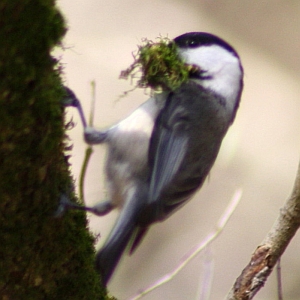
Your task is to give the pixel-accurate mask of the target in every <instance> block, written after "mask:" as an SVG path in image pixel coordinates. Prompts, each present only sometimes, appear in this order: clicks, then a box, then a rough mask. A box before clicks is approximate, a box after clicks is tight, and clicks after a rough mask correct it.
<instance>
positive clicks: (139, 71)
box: [120, 38, 196, 92]
mask: <svg viewBox="0 0 300 300" xmlns="http://www.w3.org/2000/svg"><path fill="white" fill-rule="evenodd" d="M192 71H196V67H195V66H193V65H188V64H186V63H184V62H183V61H182V60H181V59H180V57H179V55H178V48H177V46H176V44H175V43H174V42H173V41H171V40H169V39H168V38H158V42H153V41H151V40H148V39H143V43H142V45H140V46H138V51H137V54H135V55H134V62H133V63H132V64H131V65H130V66H129V68H127V69H126V70H124V71H122V72H121V74H120V78H123V79H128V78H131V79H134V80H135V79H136V78H139V79H138V80H137V83H136V87H139V88H151V89H152V90H154V91H156V92H159V91H173V90H175V89H177V88H178V87H179V86H180V85H182V84H183V83H184V82H186V81H187V80H188V79H189V74H190V73H191V72H192Z"/></svg>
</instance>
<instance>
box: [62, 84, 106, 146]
mask: <svg viewBox="0 0 300 300" xmlns="http://www.w3.org/2000/svg"><path fill="white" fill-rule="evenodd" d="M64 88H65V91H66V96H65V97H64V98H63V101H62V103H63V105H64V106H65V107H68V106H72V107H75V108H76V109H77V110H78V113H79V116H80V119H81V123H82V126H83V129H84V140H85V142H86V143H87V144H89V145H96V144H101V143H104V142H105V140H106V138H107V131H101V130H97V129H95V128H93V127H89V126H88V125H87V122H86V118H85V116H84V113H83V109H82V106H81V103H80V101H79V99H78V98H77V97H76V95H75V93H74V92H73V91H72V90H71V89H70V88H68V87H66V86H65V87H64Z"/></svg>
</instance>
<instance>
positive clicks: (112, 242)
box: [65, 32, 243, 285]
mask: <svg viewBox="0 0 300 300" xmlns="http://www.w3.org/2000/svg"><path fill="white" fill-rule="evenodd" d="M173 42H174V43H175V44H176V46H177V51H178V55H179V57H180V59H182V60H183V62H184V63H186V64H189V65H193V66H196V67H197V68H198V71H197V72H195V71H191V72H190V74H189V79H188V80H187V81H186V82H185V83H182V84H181V85H180V86H179V87H178V88H176V89H175V90H170V91H169V90H165V91H162V92H161V93H153V94H152V95H151V97H150V98H149V99H148V100H147V101H146V102H144V103H143V104H142V105H140V106H139V107H138V108H137V109H136V110H134V111H133V112H132V113H131V114H130V115H129V116H128V117H126V118H125V119H123V120H122V121H120V122H118V123H117V124H115V125H113V126H111V127H109V128H107V129H103V130H98V129H95V128H92V127H88V126H87V123H86V121H85V119H84V114H83V112H82V108H81V105H80V101H79V100H78V99H77V97H76V95H75V93H74V92H73V91H72V90H71V89H69V88H66V91H67V94H68V97H67V98H68V100H67V101H66V102H65V103H66V106H74V107H77V108H78V110H79V113H80V116H81V119H82V122H83V125H84V139H85V141H86V142H87V143H88V144H105V145H106V147H107V157H106V165H105V176H106V183H107V189H108V197H107V198H108V200H106V201H103V202H100V203H98V204H96V205H95V206H93V207H83V206H82V207H81V208H80V209H84V210H87V211H90V212H92V213H94V214H96V215H99V216H103V215H106V214H108V213H109V212H110V211H111V210H113V209H115V208H118V209H119V210H120V213H119V217H118V218H117V221H116V223H115V224H114V226H113V228H112V230H111V232H110V234H109V236H108V238H107V240H106V241H105V243H104V246H102V248H101V249H100V250H99V252H98V253H97V254H96V269H97V270H98V271H99V273H100V275H101V278H102V282H103V283H104V285H107V284H108V282H109V280H110V278H111V277H112V275H113V273H114V271H115V269H116V267H117V265H118V263H119V261H120V259H121V257H122V255H123V254H124V252H125V251H126V250H128V251H129V253H132V252H133V251H134V250H135V249H136V248H137V247H138V245H139V244H140V243H141V241H142V239H143V238H144V236H145V234H146V232H147V231H148V229H149V227H150V226H151V225H153V224H154V223H156V222H162V221H164V220H165V219H167V218H168V217H170V216H171V215H172V214H173V213H174V212H176V211H177V210H178V209H179V208H181V207H182V206H183V205H184V204H186V203H187V202H188V200H189V199H191V198H192V196H193V195H194V194H195V192H196V191H197V190H199V189H200V188H201V186H202V185H203V183H204V181H205V179H206V177H207V176H208V174H209V172H210V170H211V168H212V166H213V164H214V162H215V160H216V157H217V155H218V152H219V149H220V146H221V143H222V140H223V138H224V136H225V134H226V132H227V130H228V128H229V126H230V125H231V124H232V123H233V121H234V119H235V116H236V113H237V110H238V107H239V103H240V99H241V94H242V90H243V67H242V64H241V60H240V57H239V55H238V53H237V52H236V50H235V49H234V48H233V47H232V46H231V45H230V44H228V43H227V42H226V41H224V40H223V39H221V38H219V37H218V36H216V35H214V34H211V33H206V32H188V33H185V34H182V35H180V36H178V37H176V38H175V39H174V40H173Z"/></svg>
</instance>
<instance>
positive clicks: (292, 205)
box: [226, 164, 300, 300]
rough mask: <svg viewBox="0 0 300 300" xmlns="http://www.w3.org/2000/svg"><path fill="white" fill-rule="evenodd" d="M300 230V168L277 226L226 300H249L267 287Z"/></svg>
mask: <svg viewBox="0 0 300 300" xmlns="http://www.w3.org/2000/svg"><path fill="white" fill-rule="evenodd" d="M299 226H300V164H299V167H298V174H297V176H296V180H295V184H294V188H293V191H292V194H291V196H290V197H289V199H288V200H287V201H286V203H285V205H284V206H283V208H282V209H281V210H280V214H279V217H278V219H277V220H276V222H275V224H274V225H273V227H272V228H271V230H270V231H269V233H268V234H267V236H266V237H265V239H264V240H263V241H262V243H261V245H260V246H258V247H257V249H256V250H255V251H254V253H253V254H252V257H251V260H250V262H249V264H248V265H247V266H246V267H245V269H244V270H243V271H242V273H241V275H240V276H239V277H238V278H237V280H236V282H235V284H234V286H233V287H232V289H231V291H230V292H229V294H228V295H227V298H226V300H249V299H253V297H254V296H255V294H256V293H257V292H258V291H259V289H260V288H261V287H262V286H263V285H264V283H265V281H266V280H267V278H268V276H269V275H270V274H271V272H272V270H273V268H274V266H275V264H276V262H277V261H278V259H279V258H280V256H281V255H282V254H283V252H284V251H285V249H286V247H287V246H288V244H289V242H290V241H291V240H292V238H293V237H294V235H295V233H296V232H297V230H298V228H299Z"/></svg>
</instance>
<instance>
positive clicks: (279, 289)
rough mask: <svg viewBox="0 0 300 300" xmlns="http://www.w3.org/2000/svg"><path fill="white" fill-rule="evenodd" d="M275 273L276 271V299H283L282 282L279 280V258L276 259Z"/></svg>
mask: <svg viewBox="0 0 300 300" xmlns="http://www.w3.org/2000/svg"><path fill="white" fill-rule="evenodd" d="M276 273H277V299H278V300H283V293H282V282H281V259H280V258H279V259H278V262H277V268H276Z"/></svg>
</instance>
